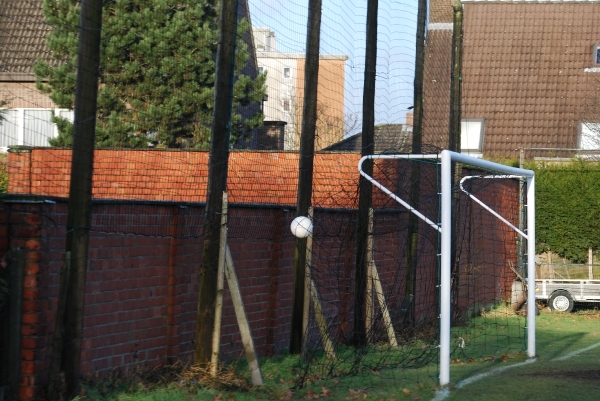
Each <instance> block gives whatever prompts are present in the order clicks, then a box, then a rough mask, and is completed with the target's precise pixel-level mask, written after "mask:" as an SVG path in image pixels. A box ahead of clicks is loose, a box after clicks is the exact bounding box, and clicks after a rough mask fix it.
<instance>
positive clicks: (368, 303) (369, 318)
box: [365, 208, 374, 343]
mask: <svg viewBox="0 0 600 401" xmlns="http://www.w3.org/2000/svg"><path fill="white" fill-rule="evenodd" d="M372 263H374V261H373V208H369V224H368V232H367V266H368V268H367V289H366V292H367V293H366V298H365V325H366V329H367V341H368V342H369V343H370V342H372V341H373V334H374V333H373V313H374V304H373V275H372V273H371V272H372V269H371V264H372Z"/></svg>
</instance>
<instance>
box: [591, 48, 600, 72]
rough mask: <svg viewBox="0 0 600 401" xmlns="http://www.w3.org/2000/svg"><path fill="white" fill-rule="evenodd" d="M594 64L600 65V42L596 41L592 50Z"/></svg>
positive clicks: (594, 65) (595, 65)
mask: <svg viewBox="0 0 600 401" xmlns="http://www.w3.org/2000/svg"><path fill="white" fill-rule="evenodd" d="M592 66H593V67H600V43H596V44H595V45H594V46H593V50H592Z"/></svg>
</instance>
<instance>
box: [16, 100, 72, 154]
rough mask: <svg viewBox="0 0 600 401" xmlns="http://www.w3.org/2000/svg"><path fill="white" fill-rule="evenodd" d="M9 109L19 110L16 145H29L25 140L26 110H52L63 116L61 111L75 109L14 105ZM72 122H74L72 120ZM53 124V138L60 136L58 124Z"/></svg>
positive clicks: (56, 114)
mask: <svg viewBox="0 0 600 401" xmlns="http://www.w3.org/2000/svg"><path fill="white" fill-rule="evenodd" d="M7 110H15V111H16V112H17V120H16V122H15V124H16V127H17V143H16V144H14V145H17V146H22V145H28V144H26V143H24V142H25V112H26V111H28V110H33V111H52V112H54V115H55V116H61V113H63V112H68V111H71V112H72V111H73V110H69V109H59V108H35V107H13V108H10V109H7ZM71 122H73V121H72V120H71ZM52 125H53V126H54V130H53V138H56V137H57V136H58V126H57V125H56V124H54V123H52Z"/></svg>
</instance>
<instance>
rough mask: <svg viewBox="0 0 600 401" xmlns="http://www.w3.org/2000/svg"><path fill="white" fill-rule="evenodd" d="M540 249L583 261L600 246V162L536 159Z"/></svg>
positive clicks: (537, 219)
mask: <svg viewBox="0 0 600 401" xmlns="http://www.w3.org/2000/svg"><path fill="white" fill-rule="evenodd" d="M526 167H527V168H530V169H533V170H535V174H536V180H535V181H536V248H537V249H536V250H537V252H538V253H539V252H544V251H554V252H556V253H558V254H559V255H560V256H561V257H565V258H567V259H570V260H571V261H573V262H579V263H583V262H586V261H587V258H588V248H592V249H593V250H594V251H597V250H599V249H600V163H597V162H593V163H592V162H586V161H582V160H575V161H573V162H570V163H566V164H544V163H536V164H532V165H529V166H526Z"/></svg>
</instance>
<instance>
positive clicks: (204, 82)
mask: <svg viewBox="0 0 600 401" xmlns="http://www.w3.org/2000/svg"><path fill="white" fill-rule="evenodd" d="M43 10H44V14H45V16H46V21H47V22H48V24H50V25H51V26H52V27H53V30H52V32H51V33H50V34H49V36H48V37H47V44H48V48H49V49H50V50H51V51H52V54H53V56H54V58H55V60H56V62H55V63H48V62H45V61H43V60H38V61H37V63H36V65H35V67H34V71H35V73H36V75H37V77H38V82H37V86H38V89H40V90H42V91H43V92H45V93H49V94H50V97H51V99H52V100H53V101H54V102H55V103H56V104H57V105H58V106H59V107H61V108H69V109H73V103H74V98H75V79H76V71H75V70H76V68H75V67H76V65H77V47H78V43H77V41H78V29H77V27H78V24H79V2H78V1H77V0H44V7H43ZM217 10H218V5H215V4H214V2H210V1H207V0H105V1H104V12H103V21H102V44H101V60H100V72H99V84H100V86H99V92H98V113H97V118H98V120H97V128H96V144H97V146H99V147H146V146H148V144H149V143H153V144H154V145H155V146H157V147H168V148H173V147H192V148H207V147H208V144H209V141H210V125H211V118H212V106H213V105H212V104H213V95H214V87H213V84H214V76H215V61H214V59H215V55H216V51H217V42H218V29H217V19H218V15H217V14H218V13H217ZM249 28H250V26H249V23H248V21H247V20H242V21H240V23H239V26H238V41H237V51H236V72H235V80H236V82H235V87H234V101H233V110H234V113H233V116H232V131H231V140H232V143H233V142H235V140H237V139H238V138H239V137H241V136H244V134H246V133H248V132H249V131H250V130H251V129H253V128H255V127H257V126H259V125H261V124H262V120H263V114H262V112H260V111H257V112H254V114H253V115H252V116H244V117H242V115H241V114H240V112H239V108H240V107H243V106H247V105H251V104H259V102H261V101H262V99H263V95H264V93H265V91H266V88H265V85H264V83H265V78H266V76H265V75H264V74H263V75H259V76H258V78H257V79H254V80H253V79H251V78H250V77H248V76H245V75H242V74H241V72H240V71H241V70H242V69H243V68H244V67H245V66H246V63H247V61H248V59H249V53H248V48H247V44H246V43H245V42H244V41H243V40H242V39H241V36H242V34H243V33H244V32H246V31H247V30H248V29H249ZM53 121H54V122H55V123H57V124H58V128H59V136H58V137H57V138H55V139H52V140H50V144H51V145H53V146H70V145H71V143H72V132H73V131H72V124H70V123H69V122H67V121H65V120H63V119H61V118H59V117H57V116H55V117H54V118H53Z"/></svg>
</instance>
